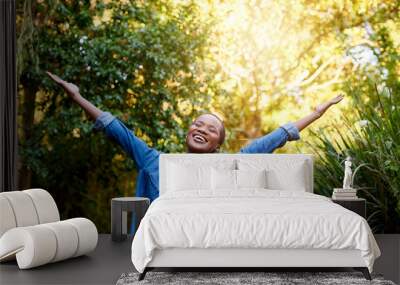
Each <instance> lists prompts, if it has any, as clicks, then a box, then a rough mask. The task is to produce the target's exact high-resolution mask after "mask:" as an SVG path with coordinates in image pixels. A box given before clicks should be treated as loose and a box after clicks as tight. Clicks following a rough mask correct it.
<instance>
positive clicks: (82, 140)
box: [20, 0, 212, 231]
mask: <svg viewBox="0 0 400 285" xmlns="http://www.w3.org/2000/svg"><path fill="white" fill-rule="evenodd" d="M31 9H32V10H33V21H32V23H33V25H34V27H33V28H34V33H32V34H31V36H32V40H31V41H30V43H32V46H33V47H34V50H33V51H32V52H35V53H36V55H37V57H36V63H37V65H36V68H35V66H33V65H29V64H25V65H23V66H22V70H21V86H20V87H21V91H20V93H21V99H22V100H21V101H20V103H21V105H20V106H21V110H22V111H21V112H20V121H21V122H26V124H25V129H24V127H23V128H22V130H23V131H22V132H21V134H20V156H21V159H22V162H23V165H24V166H25V167H26V171H25V172H23V171H22V172H21V174H22V175H21V176H22V177H21V179H22V180H26V179H27V175H24V173H25V174H26V173H28V174H30V173H31V174H30V175H32V181H31V182H26V184H28V185H30V186H29V187H41V188H45V189H48V190H49V191H50V192H51V193H52V195H53V196H54V197H55V199H56V201H57V204H58V205H59V207H60V212H61V214H62V216H63V217H65V218H66V217H71V216H76V215H83V216H86V217H88V218H90V219H92V220H93V221H94V222H95V223H96V225H97V226H98V227H99V229H100V231H107V230H109V220H110V219H109V207H110V206H109V201H110V198H112V197H115V196H120V195H125V196H132V195H134V184H135V168H134V165H133V162H132V160H130V159H128V158H127V157H126V155H125V154H122V150H121V149H120V148H119V146H117V145H116V144H113V143H111V142H110V141H109V140H108V139H107V138H106V137H105V136H104V135H103V134H98V133H97V134H96V133H95V132H93V130H92V126H93V122H91V121H89V120H88V118H87V117H86V116H85V114H84V112H83V111H82V110H81V109H80V108H79V107H77V106H75V105H74V103H73V102H72V101H71V100H70V99H69V98H68V97H67V96H66V95H65V94H64V93H63V90H61V89H60V88H59V87H58V86H56V85H55V84H54V83H53V82H52V81H51V80H50V79H49V78H47V76H46V75H45V73H44V71H46V70H49V71H51V72H53V73H55V74H58V75H60V76H61V77H62V78H63V79H65V80H67V81H70V82H73V83H75V84H77V85H78V86H79V87H80V92H81V94H82V95H83V96H84V97H85V98H87V99H88V100H89V101H91V102H92V103H93V104H95V105H96V106H97V107H99V108H100V109H102V110H104V111H110V112H111V113H112V114H114V115H116V116H118V117H119V118H120V119H121V120H123V121H124V122H125V123H126V125H127V126H128V127H130V128H132V129H134V130H135V133H136V135H137V136H139V137H140V138H142V139H143V140H144V141H146V142H147V143H148V144H149V145H150V146H154V147H157V148H158V149H159V150H161V151H167V152H180V151H183V150H184V149H183V147H184V143H183V142H184V139H185V135H186V132H185V130H186V129H187V126H188V124H189V123H190V122H191V120H192V118H193V117H194V116H195V115H196V113H198V112H199V111H200V110H201V109H203V108H206V107H207V105H208V102H209V100H210V98H209V95H208V94H207V93H205V92H203V90H204V89H205V86H207V85H208V84H211V80H210V77H209V75H206V74H205V73H204V72H203V70H202V69H203V68H202V62H201V60H202V57H203V55H204V53H205V52H206V47H207V41H208V37H207V30H208V25H209V23H208V22H206V21H200V18H199V12H198V7H197V6H196V5H195V4H193V3H190V2H185V3H183V4H181V3H174V2H172V1H113V2H101V1H99V2H96V1H90V2H89V1H56V2H54V1H50V0H49V1H37V2H35V3H34V5H33V6H32V7H31ZM21 21H22V20H21ZM22 23H24V22H22ZM25 24H26V23H25ZM21 25H23V24H21ZM31 30H32V29H31ZM25 42H26V41H25ZM21 56H22V55H21ZM28 58H32V57H28ZM25 63H26V61H25ZM211 88H212V87H211ZM28 117H29V118H28ZM22 170H23V169H22ZM28 176H29V175H28ZM22 184H23V183H22Z"/></svg>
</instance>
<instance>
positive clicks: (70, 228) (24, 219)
mask: <svg viewBox="0 0 400 285" xmlns="http://www.w3.org/2000/svg"><path fill="white" fill-rule="evenodd" d="M97 240H98V233H97V229H96V226H95V225H94V224H93V222H91V221H90V220H88V219H85V218H74V219H69V220H64V221H60V215H59V213H58V209H57V205H56V203H55V202H54V199H53V197H51V195H50V194H49V193H48V192H47V191H45V190H43V189H29V190H25V191H12V192H2V193H0V262H1V261H7V260H12V259H15V258H16V259H17V263H18V266H19V268H20V269H28V268H32V267H36V266H40V265H43V264H47V263H51V262H57V261H60V260H64V259H68V258H71V257H76V256H80V255H83V254H86V253H88V252H90V251H92V250H94V249H95V248H96V245H97Z"/></svg>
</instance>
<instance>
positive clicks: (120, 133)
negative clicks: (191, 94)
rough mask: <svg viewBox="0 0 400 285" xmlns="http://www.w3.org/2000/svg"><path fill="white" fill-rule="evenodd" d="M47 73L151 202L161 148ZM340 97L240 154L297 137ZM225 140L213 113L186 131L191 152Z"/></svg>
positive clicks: (270, 148) (209, 148) (204, 150)
mask: <svg viewBox="0 0 400 285" xmlns="http://www.w3.org/2000/svg"><path fill="white" fill-rule="evenodd" d="M47 74H48V76H49V77H50V78H51V79H53V80H54V81H55V82H56V83H57V84H59V85H60V86H61V87H62V88H64V90H65V91H66V93H67V94H68V96H69V97H70V98H71V99H72V100H73V101H75V103H77V104H78V105H79V106H80V107H81V108H82V109H83V110H84V111H85V112H86V113H87V114H88V115H89V117H90V118H91V119H93V120H95V125H94V129H95V130H102V131H103V132H104V133H105V134H106V135H107V136H108V137H109V138H110V139H112V140H113V141H115V142H117V143H118V144H119V145H120V146H121V147H122V148H123V150H124V151H125V152H126V154H127V155H128V156H129V157H130V158H132V159H133V160H134V161H135V163H136V166H137V169H138V172H139V173H138V177H137V183H136V196H140V197H148V198H150V200H151V201H153V200H154V199H156V198H157V197H158V196H159V156H160V154H161V152H160V151H158V150H156V149H155V148H151V147H149V146H148V145H147V144H146V143H145V142H144V141H143V140H141V139H139V138H138V137H137V136H135V134H134V133H133V132H132V131H131V130H129V129H128V128H127V127H126V126H125V124H124V123H123V122H122V121H120V120H119V119H117V118H116V117H114V116H113V115H111V113H109V112H102V111H101V110H100V109H98V108H97V107H96V106H95V105H93V104H92V103H91V102H89V101H88V100H86V99H85V98H84V97H83V96H82V95H81V94H80V93H79V88H78V86H76V85H75V84H73V83H70V82H66V81H64V80H62V79H61V78H60V77H58V76H57V75H54V74H52V73H50V72H47ZM342 99H343V96H337V97H335V98H333V99H331V100H330V101H328V102H325V103H323V104H321V105H319V106H317V107H316V108H315V111H314V112H312V113H311V114H309V115H308V116H306V117H304V118H302V119H300V120H298V121H297V122H294V123H287V124H284V125H282V126H281V127H279V128H277V129H276V130H274V131H273V132H271V133H269V134H267V135H264V136H262V137H260V138H258V139H256V140H254V141H253V142H251V143H250V144H248V145H247V146H245V147H242V148H241V150H240V152H241V153H272V152H273V151H274V150H275V149H277V148H280V147H282V146H283V145H284V144H285V143H286V142H287V141H292V140H298V139H300V135H299V132H300V131H301V130H303V129H304V128H305V127H307V126H308V125H309V124H311V123H312V122H314V121H315V120H316V119H318V118H320V117H321V116H322V115H323V114H324V113H325V111H326V110H327V109H328V108H329V107H330V106H332V105H334V104H336V103H338V102H340V101H341V100H342ZM224 139H225V127H224V123H223V122H222V120H221V119H219V118H218V117H217V116H216V115H214V114H210V113H207V114H202V115H200V116H199V117H197V118H196V119H195V120H194V121H193V123H192V124H191V126H190V127H189V130H188V132H187V136H186V147H187V151H188V152H191V153H213V152H217V151H218V149H219V147H220V146H221V145H222V143H223V142H224Z"/></svg>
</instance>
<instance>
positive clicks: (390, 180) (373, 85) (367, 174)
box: [312, 22, 400, 233]
mask: <svg viewBox="0 0 400 285" xmlns="http://www.w3.org/2000/svg"><path fill="white" fill-rule="evenodd" d="M392 24H393V23H392V22H389V23H386V24H382V25H378V26H375V27H374V28H371V29H370V40H371V41H370V44H371V45H370V46H369V47H364V51H363V53H364V54H365V53H366V52H367V53H368V51H369V52H371V53H369V54H370V56H369V58H370V62H369V63H368V64H364V66H362V67H361V68H360V69H358V70H357V72H355V73H354V74H353V76H351V77H350V78H349V79H348V81H347V84H346V86H345V90H346V93H347V94H348V95H349V96H351V98H352V100H353V104H352V105H351V107H352V108H351V110H352V112H351V116H343V117H342V118H341V120H340V124H341V126H342V127H340V126H339V124H338V125H337V126H334V127H333V128H332V129H331V130H329V131H327V130H324V131H322V130H321V131H320V132H315V133H314V134H315V136H316V140H315V141H314V142H313V143H312V148H313V149H314V151H315V153H316V154H318V161H317V164H316V169H315V182H316V185H315V188H316V189H315V190H316V192H317V193H321V194H323V195H326V196H330V195H331V194H332V189H333V187H338V186H339V185H341V182H342V179H343V160H344V159H345V157H346V156H347V155H350V156H352V157H353V159H354V160H355V164H356V166H358V165H364V166H361V167H360V168H359V170H358V172H357V174H356V178H355V181H354V183H355V188H359V189H360V191H359V196H361V197H363V198H366V200H367V216H368V222H369V224H370V226H371V228H372V230H373V231H374V232H376V233H399V232H400V178H399V170H400V125H399V122H400V80H399V75H400V73H399V70H400V69H399V68H400V65H399V60H400V49H399V45H398V42H397V44H396V40H398V39H393V36H391V35H394V34H393V30H391V29H390V27H392ZM338 123H339V122H338ZM343 126H344V127H343ZM337 135H339V136H337Z"/></svg>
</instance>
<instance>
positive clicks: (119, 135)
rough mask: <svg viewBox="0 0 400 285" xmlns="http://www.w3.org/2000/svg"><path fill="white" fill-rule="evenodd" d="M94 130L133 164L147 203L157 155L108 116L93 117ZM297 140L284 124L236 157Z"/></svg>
mask: <svg viewBox="0 0 400 285" xmlns="http://www.w3.org/2000/svg"><path fill="white" fill-rule="evenodd" d="M94 129H95V130H103V131H104V132H105V134H106V135H107V136H108V137H109V138H111V139H112V140H114V141H115V142H117V143H118V144H119V145H120V146H121V147H122V149H123V150H124V151H125V152H126V153H127V154H128V155H129V157H130V158H132V159H133V160H134V161H135V163H136V167H137V169H138V177H137V182H136V196H138V197H147V198H149V199H150V201H153V200H154V199H156V198H157V197H158V195H159V190H158V181H159V180H158V179H159V171H158V166H159V165H158V161H159V157H160V154H161V152H160V151H158V150H156V149H154V148H151V147H149V146H148V145H147V144H146V143H145V142H144V141H142V140H141V139H139V138H138V137H136V136H135V135H134V134H133V132H132V131H131V130H129V129H128V128H127V127H126V126H125V125H124V124H123V123H122V122H121V121H120V120H119V119H117V118H116V117H114V116H113V115H111V114H110V113H109V112H102V113H101V115H100V116H99V117H97V119H96V122H95V124H94ZM298 139H300V134H299V130H298V129H297V127H296V126H295V125H294V124H293V123H287V124H285V125H283V126H281V127H279V128H277V129H276V130H274V131H273V132H271V133H269V134H267V135H265V136H262V137H260V138H258V139H256V140H254V141H252V142H251V143H250V144H248V145H247V146H245V147H243V148H241V149H240V153H272V152H273V151H274V150H275V149H277V148H280V147H282V146H283V145H284V144H285V143H286V142H287V141H292V140H298Z"/></svg>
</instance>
